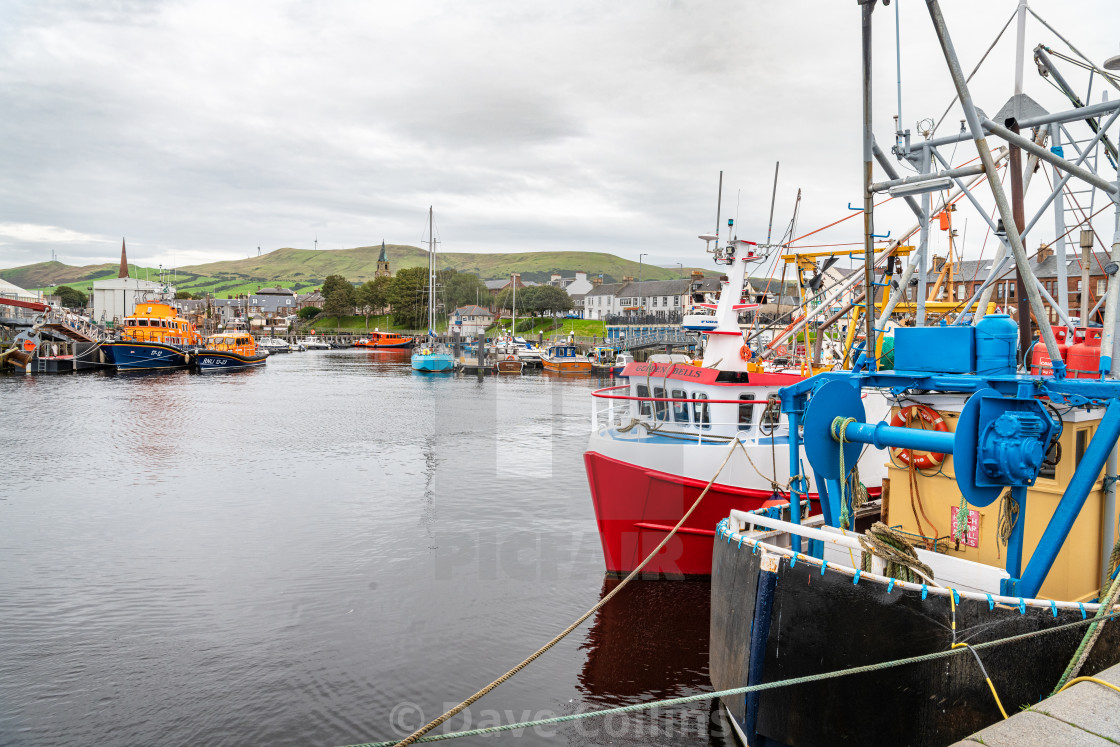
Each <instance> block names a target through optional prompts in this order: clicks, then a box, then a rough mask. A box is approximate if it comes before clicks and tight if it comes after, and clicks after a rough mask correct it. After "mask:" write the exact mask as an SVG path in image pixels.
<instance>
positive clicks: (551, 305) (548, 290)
mask: <svg viewBox="0 0 1120 747" xmlns="http://www.w3.org/2000/svg"><path fill="white" fill-rule="evenodd" d="M534 290H535V291H536V293H535V294H534V296H533V303H534V304H535V306H536V309H537V312H538V313H541V314H543V313H545V312H552V313H559V312H561V311H569V310H571V309H572V308H574V307H575V304H574V303H572V297H571V296H569V295H568V291H566V290H564V289H563V288H559V287H557V286H555V285H538V286H536V288H535V289H534Z"/></svg>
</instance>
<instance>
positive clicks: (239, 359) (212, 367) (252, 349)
mask: <svg viewBox="0 0 1120 747" xmlns="http://www.w3.org/2000/svg"><path fill="white" fill-rule="evenodd" d="M267 360H268V353H267V352H265V351H263V350H261V349H259V348H258V347H257V343H256V342H255V341H254V340H253V336H252V335H250V334H249V333H248V332H223V333H221V334H217V335H211V336H210V337H207V338H206V347H204V348H203V349H202V350H199V351H198V352H197V353H195V356H194V365H195V367H196V368H197V369H198V370H199V371H202V372H203V373H205V372H207V371H232V370H236V369H242V368H255V367H256V366H263V365H264V364H265V361H267Z"/></svg>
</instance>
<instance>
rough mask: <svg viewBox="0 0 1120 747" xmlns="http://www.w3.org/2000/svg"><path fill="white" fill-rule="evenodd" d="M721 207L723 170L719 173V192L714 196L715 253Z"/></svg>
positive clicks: (717, 244) (717, 247) (717, 249)
mask: <svg viewBox="0 0 1120 747" xmlns="http://www.w3.org/2000/svg"><path fill="white" fill-rule="evenodd" d="M722 205H723V169H720V172H719V192H718V193H717V195H716V251H717V252H718V251H719V209H720V207H721V206H722Z"/></svg>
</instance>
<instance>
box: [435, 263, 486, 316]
mask: <svg viewBox="0 0 1120 747" xmlns="http://www.w3.org/2000/svg"><path fill="white" fill-rule="evenodd" d="M437 282H438V283H439V284H440V285H442V286H443V297H444V298H445V299H446V300H447V305H448V307H450V308H452V309H457V308H459V307H460V306H466V305H467V304H474V303H486V302H487V301H489V300H490V293H489V291H488V290H487V289H486V283H484V282H482V281H481V280H480V279H479V278H478V276H477V275H474V274H472V273H469V272H456V271H455V270H444V271H442V272H440V273H439V276H438V280H437Z"/></svg>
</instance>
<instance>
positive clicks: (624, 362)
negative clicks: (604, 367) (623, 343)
mask: <svg viewBox="0 0 1120 747" xmlns="http://www.w3.org/2000/svg"><path fill="white" fill-rule="evenodd" d="M633 362H634V356H633V354H631V353H630V352H629V351H628V350H623V351H622V352H621V353H619V354H618V355H616V356H615V357H614V365H613V366H612V367H611V376H614V377H615V378H618V379H620V378H623V377H622V372H623V371H624V370H625V369H626V366H628V365H629V364H631V363H633Z"/></svg>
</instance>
